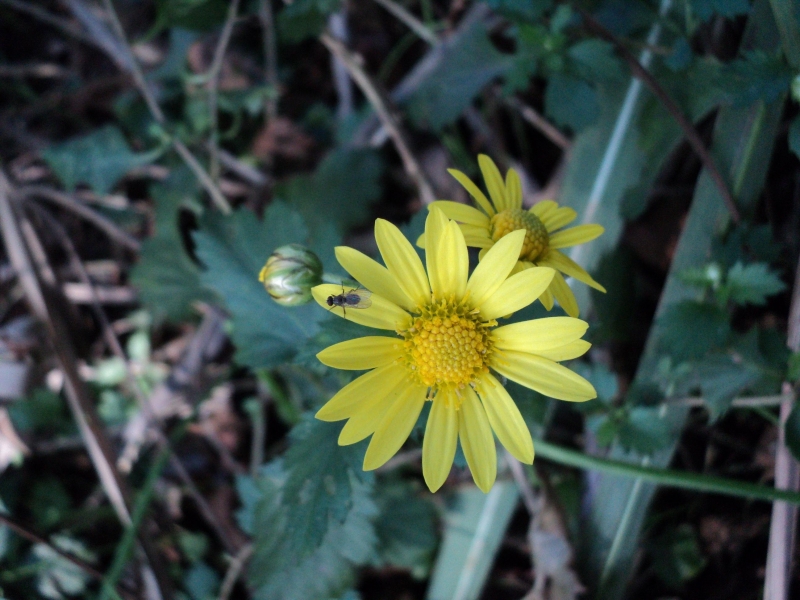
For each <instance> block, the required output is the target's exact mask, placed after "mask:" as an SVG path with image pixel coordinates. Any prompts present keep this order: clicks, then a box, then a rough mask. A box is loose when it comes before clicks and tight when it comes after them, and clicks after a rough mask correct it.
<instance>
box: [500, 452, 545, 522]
mask: <svg viewBox="0 0 800 600" xmlns="http://www.w3.org/2000/svg"><path fill="white" fill-rule="evenodd" d="M504 457H505V459H506V463H507V464H508V468H509V469H510V470H511V475H512V477H513V478H514V481H515V482H516V484H517V488H518V489H519V493H520V495H521V496H522V502H523V504H525V508H526V509H527V510H528V513H529V514H530V515H531V517H533V516H534V515H535V514H536V513H537V512H539V504H540V503H539V498H537V496H536V492H534V491H533V488H532V487H531V482H530V481H528V477H527V476H526V475H525V470H524V469H523V468H522V463H521V462H519V461H518V460H517V459H516V458H514V457H513V456H511V453H510V452H509V451H508V450H504Z"/></svg>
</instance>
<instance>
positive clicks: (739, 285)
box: [724, 262, 786, 305]
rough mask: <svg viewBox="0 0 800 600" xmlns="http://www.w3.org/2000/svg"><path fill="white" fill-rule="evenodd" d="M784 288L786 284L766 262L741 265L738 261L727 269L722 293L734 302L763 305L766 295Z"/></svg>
mask: <svg viewBox="0 0 800 600" xmlns="http://www.w3.org/2000/svg"><path fill="white" fill-rule="evenodd" d="M785 289H786V284H785V283H783V281H781V279H780V277H778V275H777V274H775V272H774V271H772V270H770V268H769V265H767V264H766V263H752V264H749V265H743V264H742V263H740V262H738V263H736V264H735V265H733V267H731V269H730V270H729V271H728V276H727V278H726V281H725V286H724V293H725V294H726V296H727V297H728V298H729V299H730V300H731V302H735V303H736V304H756V305H763V304H766V302H767V297H768V296H772V295H774V294H777V293H779V292H782V291H783V290H785Z"/></svg>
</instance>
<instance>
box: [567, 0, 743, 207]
mask: <svg viewBox="0 0 800 600" xmlns="http://www.w3.org/2000/svg"><path fill="white" fill-rule="evenodd" d="M574 8H575V10H577V11H578V12H579V13H580V15H581V16H582V17H583V20H584V22H585V23H586V27H587V28H588V29H589V31H591V32H592V33H594V34H596V35H597V36H598V37H600V38H602V39H604V40H606V41H607V42H609V43H610V44H611V45H612V46H614V49H615V50H616V51H617V54H619V55H620V56H621V57H622V59H623V60H624V61H625V62H626V63H628V67H630V70H631V72H632V73H633V76H634V77H636V78H637V79H640V80H641V81H642V83H644V84H645V85H646V86H647V87H648V88H649V89H650V91H651V92H652V93H653V94H654V95H655V97H656V98H658V100H659V101H660V102H661V104H663V105H664V108H666V109H667V112H669V114H670V115H672V118H673V119H675V121H676V122H677V123H678V125H679V126H680V128H681V129H682V130H683V134H684V135H685V136H686V140H687V141H688V142H689V145H690V146H691V147H692V149H693V150H694V151H695V152H696V153H697V156H699V157H700V160H701V161H702V163H703V166H704V167H705V168H706V170H707V171H708V174H709V175H710V176H711V179H712V180H713V181H714V184H715V185H716V186H717V189H718V190H719V193H720V196H722V200H723V202H725V206H726V207H727V208H728V212H729V213H730V215H731V219H732V220H733V222H734V223H738V222H739V221H741V214H740V213H739V209H738V208H737V207H736V202H735V201H734V199H733V195H732V194H731V191H730V189H728V184H727V183H726V181H725V178H724V177H723V176H722V173H720V171H719V169H718V168H717V163H716V161H715V160H714V157H713V156H712V155H711V152H710V151H709V150H708V148H706V145H705V144H704V143H703V140H702V138H701V137H700V134H699V133H697V130H696V129H695V128H694V125H693V124H692V122H691V121H689V119H688V118H687V117H686V115H684V114H683V112H682V111H681V109H680V107H679V106H678V105H677V104H676V103H675V101H674V100H673V99H672V98H671V97H670V96H669V94H668V93H667V91H666V90H665V89H664V88H663V87H661V84H660V83H658V81H656V78H655V77H653V76H652V75H651V74H650V71H648V70H647V69H645V68H644V66H642V64H641V63H640V62H639V61H638V60H637V59H636V57H635V56H634V55H633V54H631V53H630V51H629V50H628V49H627V48H626V47H625V46H624V45H623V44H622V42H620V41H619V40H618V39H617V37H616V36H615V35H614V34H613V33H611V32H610V31H609V30H608V29H606V28H605V27H604V26H603V25H601V24H600V23H599V22H598V21H597V20H596V19H595V18H594V17H592V15H590V14H589V13H588V12H587V11H585V10H584V9H583V8H581V7H580V6H574Z"/></svg>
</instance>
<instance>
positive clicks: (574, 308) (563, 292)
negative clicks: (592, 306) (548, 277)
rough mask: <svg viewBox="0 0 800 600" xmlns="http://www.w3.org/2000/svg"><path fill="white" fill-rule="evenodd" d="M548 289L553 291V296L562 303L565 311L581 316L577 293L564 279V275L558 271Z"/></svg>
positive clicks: (570, 314)
mask: <svg viewBox="0 0 800 600" xmlns="http://www.w3.org/2000/svg"><path fill="white" fill-rule="evenodd" d="M548 289H549V290H550V291H551V292H553V296H555V297H556V300H558V303H559V304H560V305H561V308H563V309H564V312H565V313H567V314H568V315H569V316H570V317H578V316H579V314H580V309H579V308H578V300H577V299H576V298H575V294H573V293H572V290H571V289H570V287H569V285H567V282H566V281H564V276H563V275H562V274H561V273H559V272H558V271H556V274H555V277H553V282H552V283H551V284H550V287H549V288H548Z"/></svg>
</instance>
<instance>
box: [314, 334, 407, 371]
mask: <svg viewBox="0 0 800 600" xmlns="http://www.w3.org/2000/svg"><path fill="white" fill-rule="evenodd" d="M402 349H403V340H401V339H399V338H390V337H379V336H367V337H361V338H356V339H354V340H347V341H346V342H340V343H338V344H334V345H333V346H328V347H327V348H325V350H323V351H322V352H320V353H319V354H317V358H318V359H319V362H321V363H322V364H323V365H327V366H329V367H333V368H334V369H345V370H352V371H366V370H367V369H374V368H376V367H383V366H384V365H388V364H390V363H392V362H394V361H395V360H396V359H398V358H399V357H400V356H401V355H402Z"/></svg>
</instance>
